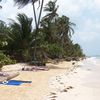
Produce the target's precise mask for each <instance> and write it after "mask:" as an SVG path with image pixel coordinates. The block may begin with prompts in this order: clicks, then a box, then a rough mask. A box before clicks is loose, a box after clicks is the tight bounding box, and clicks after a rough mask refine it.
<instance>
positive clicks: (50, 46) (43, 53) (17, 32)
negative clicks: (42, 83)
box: [0, 0, 84, 64]
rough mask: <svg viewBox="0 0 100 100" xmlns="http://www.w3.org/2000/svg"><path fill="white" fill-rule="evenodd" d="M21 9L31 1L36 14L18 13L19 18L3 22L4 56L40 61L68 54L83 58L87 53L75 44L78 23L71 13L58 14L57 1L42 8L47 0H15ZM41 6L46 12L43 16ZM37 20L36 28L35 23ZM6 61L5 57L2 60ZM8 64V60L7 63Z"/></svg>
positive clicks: (0, 43)
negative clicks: (70, 16)
mask: <svg viewBox="0 0 100 100" xmlns="http://www.w3.org/2000/svg"><path fill="white" fill-rule="evenodd" d="M14 1H15V3H16V5H18V6H19V8H22V7H24V6H26V5H27V4H28V3H31V4H32V6H33V13H34V17H33V18H29V17H28V16H27V15H26V14H24V13H23V14H20V13H19V14H18V15H17V17H16V19H17V21H16V20H13V19H10V20H9V24H6V23H5V22H3V21H0V50H2V51H3V52H4V53H1V56H3V55H4V57H5V58H6V56H5V55H9V56H10V57H8V56H7V57H8V58H12V59H16V60H17V61H18V62H32V63H33V64H35V63H36V64H37V62H39V64H41V62H43V64H44V62H46V60H47V59H48V58H50V59H56V58H59V59H66V58H68V57H83V56H84V53H83V50H82V48H81V46H80V45H79V44H78V43H76V44H75V43H74V42H73V40H72V36H73V34H74V27H75V26H76V24H75V23H73V22H71V20H70V18H69V17H68V16H65V15H62V16H60V15H59V14H58V12H57V11H58V8H59V6H58V5H56V2H57V0H55V1H49V2H48V3H47V4H46V5H45V6H44V8H43V3H44V0H42V1H41V2H40V0H31V1H30V0H14ZM37 1H38V2H39V7H40V13H39V17H38V18H37V16H36V7H35V3H36V2H37ZM42 9H43V11H44V12H45V15H44V16H42V18H41V13H42ZM33 21H35V28H34V27H32V26H33V25H32V22H33ZM2 61H3V60H2ZM6 64H7V63H6Z"/></svg>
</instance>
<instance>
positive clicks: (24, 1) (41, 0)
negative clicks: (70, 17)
mask: <svg viewBox="0 0 100 100" xmlns="http://www.w3.org/2000/svg"><path fill="white" fill-rule="evenodd" d="M37 1H38V2H39V5H40V12H39V17H38V19H37V16H36V9H35V3H36V2H37ZM14 2H15V4H17V5H19V7H24V6H26V5H27V4H29V3H31V4H32V6H33V12H34V19H35V26H36V32H35V39H36V36H37V33H38V28H39V23H40V19H41V13H42V8H43V3H44V0H14ZM40 3H41V4H40ZM35 53H36V41H35V47H34V59H35V60H36V57H35Z"/></svg>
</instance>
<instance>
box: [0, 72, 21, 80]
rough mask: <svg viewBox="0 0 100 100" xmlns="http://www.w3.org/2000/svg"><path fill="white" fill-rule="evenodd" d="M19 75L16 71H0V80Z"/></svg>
mask: <svg viewBox="0 0 100 100" xmlns="http://www.w3.org/2000/svg"><path fill="white" fill-rule="evenodd" d="M18 75H19V72H16V71H4V72H3V71H2V72H0V82H4V81H8V80H10V79H12V78H15V77H17V76H18Z"/></svg>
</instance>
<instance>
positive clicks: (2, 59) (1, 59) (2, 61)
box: [0, 52, 16, 67]
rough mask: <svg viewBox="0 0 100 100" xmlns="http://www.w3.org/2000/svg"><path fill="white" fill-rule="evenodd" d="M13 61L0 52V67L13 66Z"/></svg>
mask: <svg viewBox="0 0 100 100" xmlns="http://www.w3.org/2000/svg"><path fill="white" fill-rule="evenodd" d="M15 63H16V61H15V60H11V59H10V57H9V56H6V55H5V54H4V53H2V52H0V67H2V66H3V65H9V64H15Z"/></svg>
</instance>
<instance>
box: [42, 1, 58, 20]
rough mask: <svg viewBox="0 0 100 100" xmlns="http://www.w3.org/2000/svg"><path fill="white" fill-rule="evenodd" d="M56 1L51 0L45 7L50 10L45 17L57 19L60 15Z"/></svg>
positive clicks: (46, 10) (47, 10)
mask: <svg viewBox="0 0 100 100" xmlns="http://www.w3.org/2000/svg"><path fill="white" fill-rule="evenodd" d="M56 2H57V0H55V1H49V2H48V3H47V4H46V6H45V7H44V11H45V12H48V13H47V15H46V16H44V19H45V18H47V19H48V20H49V21H55V19H56V17H58V14H57V10H58V7H59V6H58V5H57V6H56Z"/></svg>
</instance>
